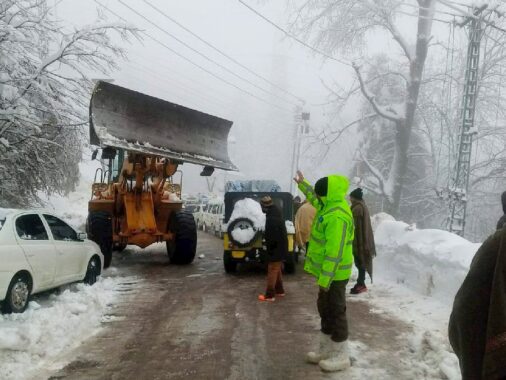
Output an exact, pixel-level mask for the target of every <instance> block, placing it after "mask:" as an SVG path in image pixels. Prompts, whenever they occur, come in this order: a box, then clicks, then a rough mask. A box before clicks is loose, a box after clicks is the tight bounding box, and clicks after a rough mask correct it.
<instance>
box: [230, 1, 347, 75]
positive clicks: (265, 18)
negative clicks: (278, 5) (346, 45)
mask: <svg viewBox="0 0 506 380" xmlns="http://www.w3.org/2000/svg"><path fill="white" fill-rule="evenodd" d="M237 1H238V2H239V3H241V4H242V5H244V6H245V7H246V8H248V9H249V10H250V11H251V12H253V13H255V14H256V15H257V16H258V17H260V18H262V19H263V20H265V21H266V22H267V23H269V24H271V25H272V26H273V27H274V28H276V29H278V30H279V31H281V32H283V34H284V35H285V36H287V37H290V38H291V39H292V40H294V41H296V42H298V43H299V44H301V45H302V46H305V47H306V48H308V49H311V50H312V51H313V52H315V53H317V54H320V55H321V56H323V57H325V58H327V59H330V60H332V61H335V62H338V63H340V64H342V65H345V66H349V67H352V64H351V63H350V62H346V61H344V60H342V59H339V58H336V57H333V56H331V55H329V54H327V53H325V52H323V51H321V50H319V49H317V48H315V47H314V46H311V45H309V44H308V43H306V42H304V41H302V40H301V39H300V38H298V37H297V36H295V35H293V34H292V33H290V32H288V31H287V30H286V29H284V28H282V27H281V26H279V25H278V24H276V23H275V22H274V21H272V20H270V19H268V18H267V17H266V16H264V15H263V14H261V13H260V12H259V11H257V10H256V9H255V8H253V7H252V6H250V5H249V4H248V3H246V2H244V1H243V0H237Z"/></svg>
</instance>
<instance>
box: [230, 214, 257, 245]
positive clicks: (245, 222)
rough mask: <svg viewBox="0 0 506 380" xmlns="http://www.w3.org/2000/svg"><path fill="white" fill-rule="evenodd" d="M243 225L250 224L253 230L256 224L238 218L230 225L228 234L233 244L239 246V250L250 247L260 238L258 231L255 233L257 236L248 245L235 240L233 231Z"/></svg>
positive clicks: (246, 219)
mask: <svg viewBox="0 0 506 380" xmlns="http://www.w3.org/2000/svg"><path fill="white" fill-rule="evenodd" d="M241 224H246V225H248V224H249V225H250V226H251V228H253V227H254V224H253V222H252V221H251V220H250V219H248V218H237V219H236V220H234V221H233V222H232V223H230V224H229V225H228V228H227V232H228V237H229V239H230V241H231V242H232V243H234V245H236V246H238V247H239V248H245V247H248V246H249V245H250V244H251V243H252V242H253V241H255V239H256V238H257V237H258V234H259V231H257V232H256V233H255V235H254V236H253V238H252V239H251V240H250V241H248V242H246V243H241V242H238V241H237V240H235V239H234V236H233V235H232V231H233V230H234V229H235V228H236V226H237V225H241Z"/></svg>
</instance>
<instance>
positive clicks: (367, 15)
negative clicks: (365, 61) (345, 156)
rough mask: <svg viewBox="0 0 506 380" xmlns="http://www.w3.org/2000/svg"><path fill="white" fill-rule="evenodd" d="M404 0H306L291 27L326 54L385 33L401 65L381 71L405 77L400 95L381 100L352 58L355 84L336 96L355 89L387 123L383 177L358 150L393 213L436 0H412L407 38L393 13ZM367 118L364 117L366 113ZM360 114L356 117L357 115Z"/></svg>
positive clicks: (350, 49) (344, 99) (356, 47)
mask: <svg viewBox="0 0 506 380" xmlns="http://www.w3.org/2000/svg"><path fill="white" fill-rule="evenodd" d="M403 4H405V1H398V0H387V1H381V2H379V1H373V0H308V1H304V3H303V5H302V6H299V7H298V9H297V12H296V15H295V18H294V20H293V28H294V29H295V30H297V31H298V32H302V33H304V34H305V36H306V38H307V39H309V40H312V42H313V44H314V45H315V46H316V47H318V48H320V49H323V50H325V51H327V52H329V53H351V54H353V53H356V52H357V51H360V50H362V48H363V47H364V46H365V39H366V35H367V34H368V33H372V32H374V31H380V32H383V33H387V34H388V35H390V37H391V38H392V39H393V41H395V43H396V46H397V47H398V50H399V53H400V54H401V56H402V58H403V60H404V63H403V64H402V65H396V66H397V70H396V69H392V70H390V71H389V72H385V73H381V76H382V77H388V76H396V77H399V78H402V80H403V81H404V94H403V97H402V101H400V102H399V103H386V102H385V101H384V100H382V99H381V95H380V94H378V93H374V92H372V91H371V90H370V88H369V83H368V81H367V80H365V79H364V75H363V67H364V65H361V64H360V63H359V60H356V61H355V62H354V63H353V65H352V67H353V70H354V73H355V76H356V79H357V81H358V85H357V87H356V88H354V89H352V90H351V91H349V92H348V93H346V94H344V95H342V94H339V92H340V91H339V90H335V93H336V94H338V98H339V100H340V101H341V102H344V103H346V102H347V101H348V100H350V99H352V98H353V96H352V95H353V94H355V93H356V92H357V91H360V93H361V94H362V96H363V97H364V98H365V99H366V100H367V102H368V103H369V104H370V106H371V108H372V111H373V112H374V114H375V115H377V116H378V117H380V118H382V119H383V120H385V121H387V122H388V123H387V124H386V125H388V127H389V128H392V130H393V131H394V138H395V145H394V151H393V156H392V161H391V163H390V167H389V169H388V173H387V174H386V175H383V174H382V172H381V171H380V170H378V168H376V167H375V166H374V164H373V163H372V162H370V161H369V160H368V159H367V155H366V154H365V153H364V154H362V157H363V161H364V163H365V165H366V166H367V168H368V170H369V173H370V174H371V175H372V176H373V177H374V178H375V180H376V188H375V191H376V192H378V193H380V194H382V196H383V197H384V198H385V200H386V202H387V207H386V209H387V210H388V211H389V212H391V213H392V214H394V215H397V214H398V211H399V205H400V200H401V196H402V192H403V188H404V185H405V180H406V174H407V170H408V162H409V153H408V152H409V146H410V142H411V134H412V131H413V128H414V126H415V114H416V110H417V104H418V97H419V93H420V86H421V83H422V78H423V71H424V67H425V61H426V58H427V53H428V49H429V42H430V36H431V30H432V20H433V16H434V10H435V4H436V1H435V0H417V1H413V2H412V5H413V6H415V7H416V8H417V9H418V18H417V27H416V32H415V34H414V35H413V37H412V38H411V39H410V38H408V37H407V36H404V35H402V34H401V32H400V31H399V29H398V27H397V24H396V17H397V15H398V14H399V13H398V12H397V11H398V10H399V8H400V7H401V5H403ZM365 116H367V115H365ZM362 118H364V115H362V116H361V119H362Z"/></svg>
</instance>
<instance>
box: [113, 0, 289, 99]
mask: <svg viewBox="0 0 506 380" xmlns="http://www.w3.org/2000/svg"><path fill="white" fill-rule="evenodd" d="M118 2H120V3H121V4H122V5H124V6H125V7H127V8H128V9H130V11H132V12H133V13H135V14H136V15H138V16H139V17H141V18H142V19H144V20H145V21H147V22H149V23H150V24H151V25H153V26H154V27H155V28H157V29H158V30H160V31H161V32H163V33H165V34H166V35H168V36H169V37H171V38H172V39H174V40H176V41H177V42H179V43H180V44H181V45H183V46H185V47H186V48H188V49H190V50H191V51H193V52H194V53H196V54H198V55H200V56H201V57H203V58H204V59H206V60H208V61H209V62H212V63H214V64H215V65H216V66H218V67H220V68H221V69H222V70H225V71H226V72H228V73H229V74H231V75H233V76H235V77H236V78H238V79H240V80H242V81H244V82H246V83H248V84H250V85H251V86H253V87H255V88H257V89H259V90H260V91H263V92H265V93H267V94H269V95H271V96H274V97H276V98H279V96H277V95H276V94H274V93H272V92H270V91H269V90H266V89H265V88H263V87H261V86H259V85H257V84H256V83H253V82H252V81H250V80H249V79H246V78H244V77H243V76H241V75H239V74H237V73H236V72H234V71H233V70H230V69H229V68H228V67H226V66H223V65H222V64H221V63H219V62H217V61H215V60H214V59H212V58H210V57H208V56H207V55H205V54H204V53H202V52H201V51H199V50H197V49H195V48H193V47H192V46H191V45H189V44H187V43H186V42H184V41H183V40H181V39H179V38H177V37H176V36H174V35H173V34H171V33H170V32H168V31H167V30H166V29H163V28H162V27H161V26H159V25H158V24H156V23H154V22H153V21H151V20H150V19H148V18H147V17H146V16H144V15H143V14H141V13H140V12H138V11H136V10H135V9H134V8H132V7H131V6H129V5H128V4H126V3H125V2H123V1H122V0H118ZM279 99H280V100H282V101H284V102H286V103H288V104H290V105H292V106H296V105H297V104H296V103H293V102H291V101H289V100H286V99H283V98H279Z"/></svg>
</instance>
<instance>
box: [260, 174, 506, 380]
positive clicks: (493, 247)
mask: <svg viewBox="0 0 506 380" xmlns="http://www.w3.org/2000/svg"><path fill="white" fill-rule="evenodd" d="M294 180H295V182H296V183H297V184H298V188H299V189H300V191H301V192H302V193H303V194H304V195H305V196H306V201H305V202H304V203H303V204H302V205H301V206H300V207H299V209H298V210H297V214H296V218H295V227H296V242H297V245H298V246H299V248H302V249H304V250H305V251H306V259H305V263H304V270H305V271H306V272H307V273H309V274H311V275H313V276H314V277H315V278H316V283H317V285H318V287H319V293H318V299H317V308H318V312H319V314H320V321H321V329H320V337H319V347H318V349H317V350H315V351H312V352H309V353H308V354H307V357H306V359H307V361H308V362H309V363H314V364H318V365H319V366H320V368H321V369H322V370H324V371H327V372H335V371H341V370H344V369H346V368H348V367H350V365H351V363H350V358H349V352H348V343H347V342H348V323H347V318H346V297H345V292H346V285H347V284H348V281H349V279H350V276H351V272H352V267H353V262H355V265H356V266H357V269H358V279H357V283H356V284H355V285H354V286H353V288H352V289H351V293H352V294H360V293H362V292H365V291H367V287H366V285H365V277H366V273H368V274H369V276H370V277H371V281H372V267H373V266H372V260H373V257H374V256H375V255H376V251H375V245H374V236H373V231H372V227H371V220H370V216H369V211H368V209H367V207H366V205H365V203H364V201H363V199H362V198H363V194H362V190H361V189H360V188H358V189H355V190H353V191H352V192H351V193H350V194H349V197H350V201H351V207H350V205H349V204H348V202H347V201H346V194H347V192H348V187H349V181H348V179H347V178H346V177H345V176H342V175H330V176H327V177H323V178H320V179H319V180H318V181H317V182H316V183H315V185H314V187H313V186H311V184H310V183H309V182H308V181H307V180H306V179H305V178H304V175H303V174H302V173H301V172H300V171H298V172H297V174H296V176H295V178H294ZM502 203H503V210H504V216H503V217H502V218H501V219H500V220H499V222H498V224H497V231H496V232H495V233H494V234H493V235H492V236H490V237H489V238H488V239H487V240H486V241H485V242H484V243H483V245H482V246H481V248H480V249H479V250H478V252H477V253H476V255H475V257H474V258H473V261H472V263H471V266H470V270H469V273H468V275H467V277H466V278H465V280H464V282H463V284H462V286H461V288H460V289H459V291H458V292H457V295H456V296H455V301H454V304H453V309H452V313H451V316H450V321H449V339H450V344H451V345H452V347H453V349H454V352H455V354H456V355H457V357H458V359H459V363H460V369H461V373H462V379H464V380H471V379H472V380H474V379H476V380H478V379H487V380H488V379H490V380H501V379H503V380H506V360H505V359H506V228H503V227H506V192H505V193H503V195H502ZM261 206H262V210H263V211H264V212H265V214H266V225H265V244H266V250H267V253H268V255H269V258H270V260H269V261H270V262H269V265H268V276H267V290H266V292H265V294H261V295H260V296H259V300H260V301H268V302H272V301H274V300H275V299H276V297H283V296H284V295H285V290H284V288H283V281H282V276H281V270H282V261H283V260H284V259H285V257H286V255H287V253H288V252H287V250H288V248H287V245H288V240H287V232H286V226H285V222H284V220H283V218H282V215H281V211H280V210H279V209H278V208H277V207H276V206H275V205H274V204H273V202H272V199H270V198H269V197H265V198H263V199H262V200H261Z"/></svg>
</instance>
